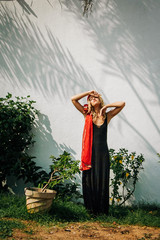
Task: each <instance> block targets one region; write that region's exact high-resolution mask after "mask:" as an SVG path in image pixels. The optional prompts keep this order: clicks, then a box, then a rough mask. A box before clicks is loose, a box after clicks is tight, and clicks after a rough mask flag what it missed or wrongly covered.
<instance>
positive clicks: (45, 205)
mask: <svg viewBox="0 0 160 240" xmlns="http://www.w3.org/2000/svg"><path fill="white" fill-rule="evenodd" d="M24 191H25V195H26V206H27V211H28V212H29V213H35V212H41V211H48V210H49V209H50V207H51V205H52V201H53V199H54V198H55V196H56V193H57V192H56V191H54V190H50V189H45V190H44V191H43V192H42V188H35V187H29V188H25V189H24Z"/></svg>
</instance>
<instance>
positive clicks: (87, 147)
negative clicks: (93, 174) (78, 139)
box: [80, 114, 93, 171]
mask: <svg viewBox="0 0 160 240" xmlns="http://www.w3.org/2000/svg"><path fill="white" fill-rule="evenodd" d="M92 140H93V123H92V116H91V115H90V114H87V116H86V119H85V124H84V130H83V138H82V154H81V165H80V170H81V171H84V170H89V169H90V168H91V159H92Z"/></svg>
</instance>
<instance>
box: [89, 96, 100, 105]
mask: <svg viewBox="0 0 160 240" xmlns="http://www.w3.org/2000/svg"><path fill="white" fill-rule="evenodd" d="M89 101H90V103H91V105H92V106H93V107H94V106H96V105H99V104H100V100H99V97H95V96H90V97H89Z"/></svg>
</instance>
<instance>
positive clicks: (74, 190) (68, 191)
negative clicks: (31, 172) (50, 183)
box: [54, 181, 82, 202]
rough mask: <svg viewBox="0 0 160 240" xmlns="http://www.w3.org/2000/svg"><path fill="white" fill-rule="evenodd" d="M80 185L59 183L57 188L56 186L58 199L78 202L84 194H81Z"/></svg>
mask: <svg viewBox="0 0 160 240" xmlns="http://www.w3.org/2000/svg"><path fill="white" fill-rule="evenodd" d="M79 186H80V184H78V183H75V182H71V181H70V182H66V181H64V183H59V184H57V185H56V186H54V190H56V192H57V194H56V198H58V199H61V200H63V201H64V200H65V201H70V200H71V201H72V202H74V200H75V201H76V202H77V200H79V199H80V198H82V194H80V192H79V190H78V187H79Z"/></svg>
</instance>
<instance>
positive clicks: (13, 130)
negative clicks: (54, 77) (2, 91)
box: [0, 93, 46, 190]
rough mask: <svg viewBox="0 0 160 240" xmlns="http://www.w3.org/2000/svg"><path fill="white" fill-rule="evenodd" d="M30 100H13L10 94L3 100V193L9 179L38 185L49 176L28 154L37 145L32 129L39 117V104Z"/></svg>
mask: <svg viewBox="0 0 160 240" xmlns="http://www.w3.org/2000/svg"><path fill="white" fill-rule="evenodd" d="M29 98H30V96H27V97H21V98H20V97H15V100H13V99H12V95H11V94H10V93H8V95H7V96H6V97H5V98H0V143H1V144H0V190H2V189H3V184H2V182H3V181H5V180H6V177H7V176H10V175H13V176H15V177H16V178H17V179H20V178H22V179H23V180H25V182H33V183H34V184H36V183H37V181H38V179H39V178H40V177H42V175H45V174H46V173H45V171H42V170H40V169H41V167H38V166H36V164H35V162H34V161H33V160H32V159H33V158H34V157H33V156H30V155H29V154H28V153H27V150H28V149H29V147H30V146H31V145H33V144H34V140H33V137H34V135H33V133H32V131H31V130H32V127H33V125H34V124H35V122H36V115H37V114H38V111H37V110H36V109H35V108H34V107H33V104H34V103H35V101H32V100H29Z"/></svg>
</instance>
